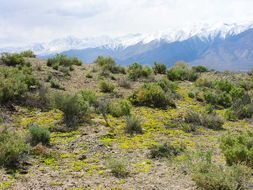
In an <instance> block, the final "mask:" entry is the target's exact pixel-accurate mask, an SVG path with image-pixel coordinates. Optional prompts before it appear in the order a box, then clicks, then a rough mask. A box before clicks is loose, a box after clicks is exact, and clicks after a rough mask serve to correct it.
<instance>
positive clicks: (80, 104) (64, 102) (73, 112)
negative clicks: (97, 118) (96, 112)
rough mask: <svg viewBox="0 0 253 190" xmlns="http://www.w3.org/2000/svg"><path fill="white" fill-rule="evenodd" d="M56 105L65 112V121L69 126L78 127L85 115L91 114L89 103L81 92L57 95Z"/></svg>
mask: <svg viewBox="0 0 253 190" xmlns="http://www.w3.org/2000/svg"><path fill="white" fill-rule="evenodd" d="M55 107H56V108H57V109H59V110H61V111H62V112H63V114H64V122H65V124H66V126H67V127H69V128H73V127H76V126H77V124H78V122H80V121H81V120H82V118H83V116H87V115H88V114H89V103H88V102H87V101H84V100H83V97H82V96H81V95H80V94H74V95H62V94H57V95H56V96H55Z"/></svg>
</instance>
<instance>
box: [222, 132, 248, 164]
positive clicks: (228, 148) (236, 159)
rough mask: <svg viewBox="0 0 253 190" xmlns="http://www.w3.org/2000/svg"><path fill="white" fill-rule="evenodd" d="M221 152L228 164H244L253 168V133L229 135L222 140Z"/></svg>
mask: <svg viewBox="0 0 253 190" xmlns="http://www.w3.org/2000/svg"><path fill="white" fill-rule="evenodd" d="M220 147H221V150H222V153H223V154H224V156H225V158H226V161H227V164H228V165H233V164H240V163H244V164H246V165H247V166H249V167H251V168H253V132H252V131H247V132H242V133H238V134H231V133H230V134H227V135H225V136H223V137H222V138H221V145H220Z"/></svg>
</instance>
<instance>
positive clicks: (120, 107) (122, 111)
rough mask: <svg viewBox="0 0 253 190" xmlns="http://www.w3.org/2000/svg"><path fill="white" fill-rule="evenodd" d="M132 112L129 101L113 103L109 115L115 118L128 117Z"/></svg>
mask: <svg viewBox="0 0 253 190" xmlns="http://www.w3.org/2000/svg"><path fill="white" fill-rule="evenodd" d="M130 112H131V103H130V102H129V101H127V100H119V101H113V102H111V103H110V105H109V113H110V114H111V115H112V116H114V117H121V116H128V115H130Z"/></svg>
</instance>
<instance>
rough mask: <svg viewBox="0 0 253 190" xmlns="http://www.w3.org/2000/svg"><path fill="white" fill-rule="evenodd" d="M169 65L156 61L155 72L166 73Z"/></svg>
mask: <svg viewBox="0 0 253 190" xmlns="http://www.w3.org/2000/svg"><path fill="white" fill-rule="evenodd" d="M166 70H167V67H166V65H165V64H162V63H157V62H155V63H154V67H153V71H154V73H155V74H166Z"/></svg>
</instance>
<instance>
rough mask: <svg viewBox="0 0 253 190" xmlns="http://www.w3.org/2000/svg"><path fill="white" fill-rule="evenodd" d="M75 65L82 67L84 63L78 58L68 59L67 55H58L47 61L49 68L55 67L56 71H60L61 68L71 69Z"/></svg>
mask: <svg viewBox="0 0 253 190" xmlns="http://www.w3.org/2000/svg"><path fill="white" fill-rule="evenodd" d="M73 65H79V66H80V65H82V61H80V60H79V59H77V58H76V57H68V56H66V55H60V54H57V55H56V56H55V57H53V58H49V59H48V60H47V66H49V67H53V68H54V69H56V70H58V68H59V66H62V67H71V66H73ZM57 67H58V68H57Z"/></svg>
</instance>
